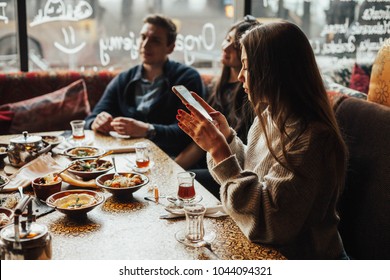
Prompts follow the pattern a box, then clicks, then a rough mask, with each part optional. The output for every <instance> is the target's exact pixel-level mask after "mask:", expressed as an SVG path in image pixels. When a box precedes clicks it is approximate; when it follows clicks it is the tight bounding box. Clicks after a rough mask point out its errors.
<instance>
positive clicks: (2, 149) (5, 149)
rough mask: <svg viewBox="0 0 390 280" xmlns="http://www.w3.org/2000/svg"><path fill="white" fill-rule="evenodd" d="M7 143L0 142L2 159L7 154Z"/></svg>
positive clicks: (0, 156) (0, 158)
mask: <svg viewBox="0 0 390 280" xmlns="http://www.w3.org/2000/svg"><path fill="white" fill-rule="evenodd" d="M7 148H8V144H2V143H0V160H3V159H4V158H5V157H6V156H7Z"/></svg>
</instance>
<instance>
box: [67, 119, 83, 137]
mask: <svg viewBox="0 0 390 280" xmlns="http://www.w3.org/2000/svg"><path fill="white" fill-rule="evenodd" d="M70 125H71V127H72V138H73V141H75V142H78V141H79V142H83V141H84V139H85V132H84V126H85V121H84V120H74V121H71V122H70Z"/></svg>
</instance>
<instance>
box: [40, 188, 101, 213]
mask: <svg viewBox="0 0 390 280" xmlns="http://www.w3.org/2000/svg"><path fill="white" fill-rule="evenodd" d="M103 201H104V196H103V195H102V194H100V193H98V192H95V191H90V190H67V191H61V192H58V193H55V194H53V195H51V196H49V197H48V198H47V199H46V204H47V205H48V206H50V207H54V208H55V209H56V210H57V211H59V212H61V213H64V214H66V215H69V216H80V215H85V214H86V213H88V212H89V211H91V210H92V209H94V208H95V207H96V206H98V205H99V204H101V203H102V202H103Z"/></svg>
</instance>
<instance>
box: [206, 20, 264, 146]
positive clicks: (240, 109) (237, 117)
mask: <svg viewBox="0 0 390 280" xmlns="http://www.w3.org/2000/svg"><path fill="white" fill-rule="evenodd" d="M259 24H260V23H259V22H258V21H257V20H256V18H254V17H252V16H245V18H244V19H243V20H241V21H239V22H237V23H235V24H233V25H232V26H231V27H230V29H229V30H228V32H227V34H228V33H229V32H231V31H232V30H236V33H235V36H234V42H233V47H234V49H235V51H236V52H237V57H238V58H239V60H240V61H241V49H240V46H241V45H240V38H241V36H242V35H243V34H244V33H245V32H246V31H247V30H249V29H251V28H253V27H254V26H256V25H259ZM229 79H230V67H229V66H225V65H224V66H223V67H222V73H221V76H220V78H219V80H218V81H217V83H216V86H215V88H214V89H213V91H212V92H211V94H210V96H209V98H208V103H209V104H210V105H211V106H212V107H213V108H215V109H217V110H221V109H222V108H223V107H224V106H226V105H225V104H230V103H232V108H234V110H230V111H229V112H228V114H227V115H226V118H227V120H228V122H229V125H230V126H231V127H232V128H233V129H234V130H236V131H237V132H239V131H240V130H242V129H243V130H248V129H249V127H250V125H251V124H252V121H253V110H252V106H251V105H250V104H249V102H248V99H247V95H246V93H245V92H244V89H243V88H242V84H241V83H239V82H238V83H237V85H236V86H235V87H234V88H233V91H232V95H231V96H227V95H226V94H224V92H222V91H223V89H224V85H226V84H227V83H228V82H229ZM244 133H245V134H246V133H247V131H244ZM239 136H241V135H239ZM245 137H246V135H245ZM243 140H245V141H244V142H246V138H245V139H243Z"/></svg>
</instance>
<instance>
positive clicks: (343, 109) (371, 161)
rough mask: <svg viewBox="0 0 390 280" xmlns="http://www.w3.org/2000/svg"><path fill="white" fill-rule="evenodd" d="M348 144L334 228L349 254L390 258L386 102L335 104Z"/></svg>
mask: <svg viewBox="0 0 390 280" xmlns="http://www.w3.org/2000/svg"><path fill="white" fill-rule="evenodd" d="M335 112H336V117H337V121H338V123H339V126H340V128H341V130H342V132H343V134H344V138H345V141H346V143H347V146H348V148H349V161H348V172H347V178H346V184H345V189H344V192H343V195H342V197H341V200H340V217H341V222H340V226H339V228H340V234H341V236H342V238H343V241H344V246H345V248H346V251H347V254H348V255H349V256H350V257H351V258H352V259H367V260H371V259H387V260H388V259H390V107H386V106H384V105H380V104H377V103H373V102H369V101H364V100H361V99H357V98H351V97H349V98H345V99H343V100H342V101H341V102H339V104H338V105H337V107H336V108H335Z"/></svg>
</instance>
